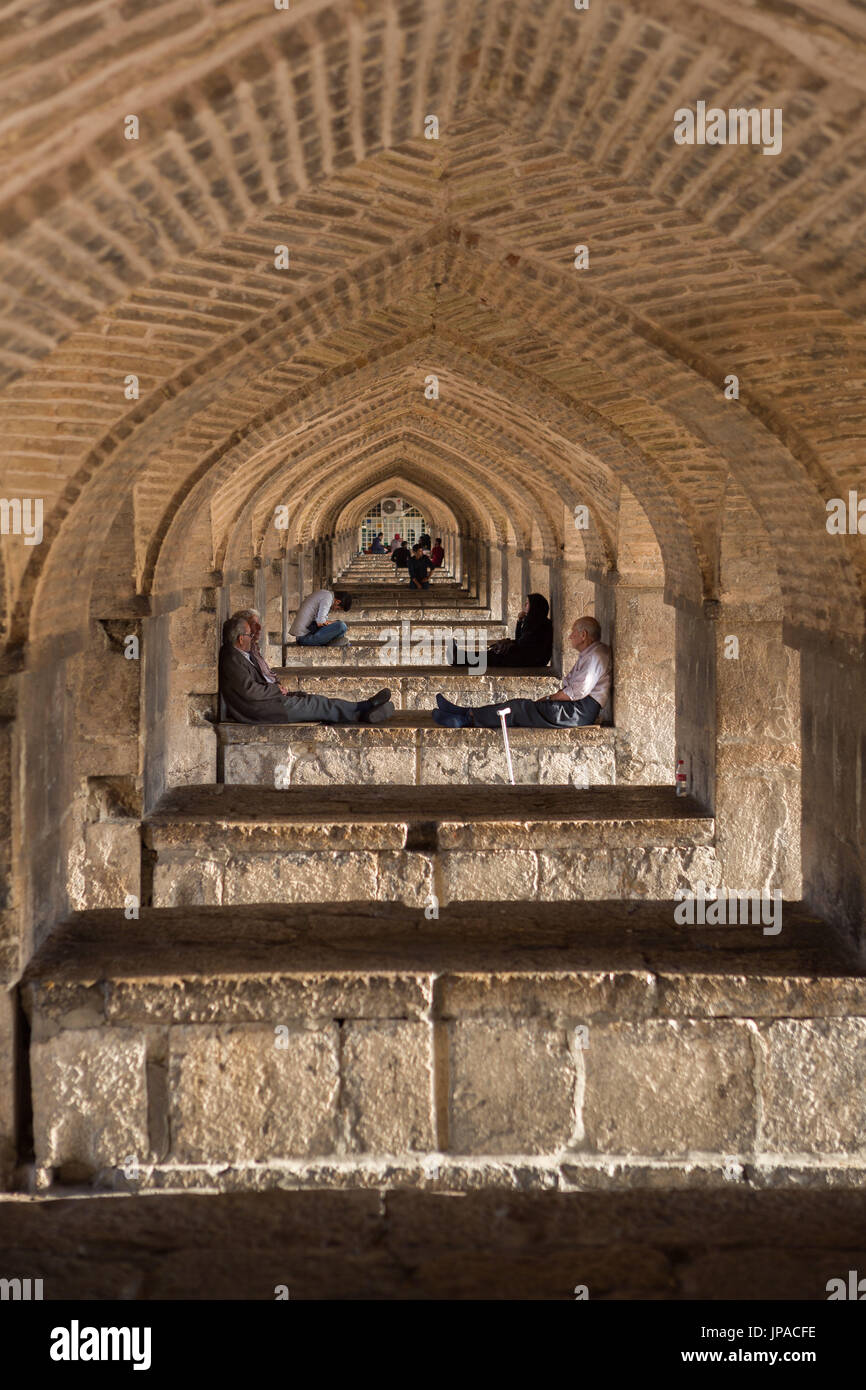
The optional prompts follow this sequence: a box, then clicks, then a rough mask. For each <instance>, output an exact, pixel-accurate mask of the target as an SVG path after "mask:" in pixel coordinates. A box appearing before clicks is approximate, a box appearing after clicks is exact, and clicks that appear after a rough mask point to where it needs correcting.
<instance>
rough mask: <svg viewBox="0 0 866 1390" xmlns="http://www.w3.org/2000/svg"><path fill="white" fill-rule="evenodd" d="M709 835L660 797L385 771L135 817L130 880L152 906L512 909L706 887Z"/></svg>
mask: <svg viewBox="0 0 866 1390" xmlns="http://www.w3.org/2000/svg"><path fill="white" fill-rule="evenodd" d="M373 732H375V731H374V730H364V733H366V734H367V735H368V736H369V735H370V734H371V733H373ZM426 732H429V733H430V734H431V735H432V734H433V731H432V730H430V731H426ZM437 732H438V731H437ZM460 732H461V731H459V730H443V731H442V733H443V735H444V736H445V737H448V736H449V735H453V734H455V733H457V734H459V733H460ZM465 732H467V733H470V734H471V733H474V734H478V733H482V732H484V731H482V730H467V731H465ZM527 732H531V731H527ZM577 732H586V733H589V734H590V735H596V736H597V739H598V741H602V740H603V738H604V734H605V731H604V730H593V729H590V730H587V731H577ZM406 736H407V738H409V739H412V738H414V731H412V730H409V731H407V734H406ZM495 737H497V735H495V734H494V738H495ZM453 746H454V745H453V744H452V745H449V746H446V747H445V748H444V750H443V752H444V754H445V755H447V754H448V752H449V747H450V748H453ZM359 756H360V750H359ZM500 756H501V754H500ZM714 829H715V827H714V821H713V818H712V817H711V816H708V815H707V814H706V813H705V812H703V811H702V809H701V808H700V806H699V805H698V804H697V803H696V802H695V801H693V800H692V799H691V798H690V797H677V796H676V794H675V792H674V790H673V788H665V787H610V786H608V787H594V788H592V789H591V790H588V791H585V790H579V789H577V788H573V787H563V786H542V787H538V786H514V787H512V786H496V787H494V786H485V787H484V789H483V790H481V789H479V788H476V787H472V786H450V787H449V786H424V787H414V786H392V785H391V784H390V777H388V776H387V774H385V775H384V776H383V777H382V778H381V784H380V785H376V784H375V783H372V784H371V785H367V786H363V785H342V786H312V787H311V786H305V785H295V786H288V787H287V788H286V789H285V790H275V789H273V788H268V787H251V786H219V785H215V786H195V787H193V786H191V787H178V788H175V789H174V790H173V791H170V792H168V793H166V795H165V796H164V797H163V798H162V800H161V801H160V802H159V804H158V805H157V807H156V808H155V810H154V811H153V812H152V814H151V815H150V816H149V817H148V818H147V820H146V821H145V823H144V825H143V827H142V833H143V842H144V849H145V859H144V865H143V870H142V872H143V877H144V881H145V884H146V882H147V872H146V871H147V870H149V873H150V876H151V881H152V902H153V906H154V907H172V906H176V905H177V906H179V905H199V904H209V903H214V904H220V903H221V904H225V905H227V906H233V905H236V904H239V903H272V902H284V903H286V902H321V903H327V902H347V901H352V900H356V899H357V900H361V899H369V900H370V901H375V902H380V903H387V902H402V903H406V904H408V905H410V906H413V907H416V908H417V909H418V910H419V911H423V910H424V909H425V908H426V907H429V906H430V905H431V903H433V902H434V901H435V902H438V903H440V904H443V905H444V904H446V903H453V902H481V901H485V900H487V901H497V900H500V899H509V900H511V901H513V902H515V903H520V904H521V909H520V910H521V911H522V909H523V906H524V905H525V904H527V903H531V902H536V901H547V902H551V901H555V902H569V901H576V900H581V899H597V898H667V897H671V896H672V895H673V894H674V893H675V891H676V890H677V889H678V888H682V889H688V888H689V886H690V885H691V884H693V883H696V882H697V881H698V880H702V881H703V882H705V883H708V884H710V883H716V882H718V874H719V871H718V864H717V862H716V858H715V852H714V849H713V839H714Z"/></svg>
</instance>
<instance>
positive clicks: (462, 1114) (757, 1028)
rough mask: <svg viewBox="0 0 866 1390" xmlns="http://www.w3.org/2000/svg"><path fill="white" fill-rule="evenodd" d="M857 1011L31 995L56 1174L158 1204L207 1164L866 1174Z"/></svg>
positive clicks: (411, 982)
mask: <svg viewBox="0 0 866 1390" xmlns="http://www.w3.org/2000/svg"><path fill="white" fill-rule="evenodd" d="M847 993H848V995H849V998H848V1016H844V1017H843V1016H840V1013H839V1010H838V1008H837V1007H836V1005H835V1004H834V1002H833V992H832V987H831V986H830V984H829V982H823V983H822V982H820V981H815V980H813V981H811V982H809V983H806V984H804V985H803V986H802V987H801V992H800V993H799V994H798V996H796V997H791V1003H792V1004H793V1005H794V1007H793V1009H792V1011H791V1012H789V1013H788V1014H787V1015H785V1014H782V1015H778V1014H775V1013H774V1012H773V1010H772V1006H770V1013H769V1015H768V1014H767V1013H766V1009H767V1006H768V1003H769V998H768V996H767V995H766V994H764V993H763V990H762V984H761V982H760V981H759V980H754V981H752V982H751V983H745V982H743V981H740V982H739V985H738V986H737V988H736V989H734V990H732V991H731V994H730V997H729V998H728V999H726V1000H725V1001H724V1005H723V1006H722V1001H721V1000H720V999H719V1000H714V997H713V992H712V991H710V992H709V993H708V992H707V990H706V988H705V987H703V986H702V984H701V982H700V981H698V980H696V979H693V978H689V977H684V976H682V975H680V974H670V975H666V974H664V973H662V974H658V973H651V972H648V971H646V970H642V969H640V968H634V969H631V970H620V971H615V972H608V971H601V972H592V971H590V972H583V973H574V972H571V973H569V974H564V975H562V976H560V977H557V976H556V975H550V974H536V973H533V972H532V971H521V970H517V971H509V972H508V973H505V974H496V973H493V974H489V973H478V974H476V973H472V972H469V973H465V972H453V971H449V970H446V971H445V972H444V973H441V974H436V975H433V974H430V973H425V972H423V971H421V972H418V971H411V970H410V971H403V972H401V971H398V972H396V973H394V972H386V973H377V972H375V971H373V972H372V973H371V972H369V971H368V972H365V973H364V974H363V976H362V975H359V974H354V975H352V974H346V975H342V976H341V975H337V974H334V975H329V973H328V972H327V971H325V972H321V971H319V972H316V973H315V974H310V975H292V976H286V977H274V976H272V977H271V978H270V979H269V980H268V981H265V980H264V979H263V978H262V979H260V980H258V981H256V982H255V983H252V982H250V983H248V984H246V985H242V984H241V983H239V982H236V981H229V980H224V981H219V980H210V981H204V980H202V981H200V982H198V983H196V982H194V981H186V982H185V987H184V989H183V990H180V989H179V988H178V986H177V984H176V983H174V984H172V983H170V982H166V983H161V982H158V981H153V980H152V981H148V980H138V981H136V980H126V981H123V980H119V981H116V982H115V983H113V984H111V985H110V987H109V988H108V989H107V990H106V991H102V990H100V991H98V992H95V991H92V990H89V989H88V988H87V987H85V986H79V987H69V988H67V989H61V990H54V991H53V992H50V993H49V992H47V991H46V990H44V989H41V988H40V987H39V986H38V985H30V986H28V992H27V998H28V1007H29V1009H30V1011H31V1014H32V1016H33V1025H34V1033H33V1048H32V1066H33V1075H34V1095H35V1100H36V1112H35V1143H36V1153H37V1162H38V1164H39V1166H40V1168H42V1169H43V1170H48V1169H56V1170H59V1173H60V1175H61V1176H63V1177H65V1178H66V1179H68V1180H70V1181H72V1180H80V1179H83V1178H88V1179H95V1180H97V1181H99V1182H103V1183H104V1182H106V1181H108V1182H112V1181H119V1178H120V1171H119V1170H121V1169H122V1168H123V1167H124V1165H126V1164H127V1163H128V1161H129V1159H130V1158H134V1159H135V1160H136V1161H137V1164H138V1165H140V1168H139V1172H138V1180H139V1181H141V1182H142V1183H145V1184H151V1185H154V1186H172V1185H174V1186H181V1187H184V1186H189V1185H194V1184H195V1183H196V1182H200V1181H202V1179H203V1178H204V1176H205V1175H204V1173H202V1172H200V1171H198V1166H199V1165H206V1171H207V1174H208V1177H207V1181H208V1182H213V1181H214V1180H215V1178H217V1170H221V1178H220V1179H219V1180H220V1181H226V1182H228V1183H229V1184H231V1183H232V1182H234V1183H241V1184H243V1183H245V1182H246V1183H250V1182H251V1183H253V1184H254V1185H255V1184H256V1183H257V1182H258V1181H259V1178H264V1179H265V1180H267V1181H268V1182H273V1181H274V1180H275V1176H274V1175H275V1172H276V1171H277V1170H279V1168H280V1165H287V1166H285V1167H284V1172H285V1175H286V1176H288V1175H289V1174H290V1173H294V1174H295V1175H296V1180H298V1181H301V1182H303V1181H305V1180H306V1181H314V1180H315V1178H314V1173H315V1170H316V1166H317V1165H318V1166H319V1168H321V1167H322V1165H323V1164H324V1165H325V1168H326V1169H327V1171H328V1172H329V1174H330V1179H331V1181H334V1180H335V1177H334V1173H335V1166H336V1169H337V1170H339V1169H340V1165H344V1166H343V1168H342V1172H343V1179H342V1180H345V1181H361V1182H363V1181H364V1178H363V1169H364V1165H365V1164H367V1165H370V1164H372V1163H374V1162H377V1161H381V1160H382V1159H384V1158H387V1159H388V1161H389V1163H390V1164H391V1173H392V1176H393V1175H394V1174H395V1173H397V1172H399V1171H400V1170H401V1168H402V1169H403V1170H404V1173H405V1171H406V1170H407V1167H408V1168H409V1169H411V1167H412V1165H413V1164H414V1165H415V1167H416V1168H417V1167H418V1165H419V1164H420V1163H421V1162H422V1161H423V1162H424V1163H426V1164H429V1163H430V1162H432V1161H433V1160H436V1161H439V1162H442V1161H444V1162H446V1163H447V1162H449V1161H452V1162H456V1161H457V1160H458V1159H460V1158H463V1159H472V1160H473V1161H474V1162H475V1163H477V1164H481V1165H482V1168H481V1169H479V1172H483V1171H484V1167H483V1166H484V1165H487V1168H488V1169H489V1170H493V1169H496V1167H497V1166H498V1165H500V1164H502V1163H503V1162H506V1163H508V1164H510V1165H512V1166H513V1165H515V1164H520V1163H524V1164H526V1165H528V1170H527V1171H532V1164H533V1163H535V1164H536V1165H537V1164H538V1163H539V1161H543V1162H544V1163H546V1165H547V1169H546V1171H547V1173H548V1177H547V1179H546V1182H547V1183H548V1184H549V1182H550V1180H551V1177H553V1175H554V1174H557V1173H558V1174H559V1181H560V1182H575V1183H577V1184H578V1185H580V1184H582V1183H589V1184H590V1185H592V1184H593V1183H594V1182H597V1181H599V1180H600V1179H601V1177H602V1175H603V1173H604V1170H605V1168H606V1167H607V1166H608V1165H620V1166H622V1165H624V1167H625V1168H628V1167H629V1166H631V1167H635V1166H636V1167H640V1166H641V1165H644V1166H645V1167H647V1168H649V1169H652V1167H653V1165H658V1164H663V1165H666V1168H667V1172H668V1175H669V1181H674V1182H676V1181H677V1174H679V1181H681V1182H688V1181H689V1176H688V1175H689V1173H690V1172H692V1171H694V1172H697V1171H698V1170H699V1169H702V1170H703V1172H704V1176H705V1177H706V1174H707V1173H708V1172H711V1171H712V1170H713V1169H715V1171H716V1180H717V1181H721V1173H720V1171H719V1170H720V1168H721V1167H722V1165H723V1164H726V1163H727V1164H730V1163H731V1162H732V1161H733V1162H736V1163H744V1162H745V1163H749V1164H751V1165H753V1166H754V1167H755V1168H756V1169H761V1168H762V1166H763V1167H773V1166H774V1165H776V1166H780V1165H781V1166H784V1165H787V1166H788V1167H789V1168H796V1167H797V1166H798V1165H799V1167H800V1169H801V1170H805V1169H808V1168H809V1167H810V1165H811V1166H812V1168H813V1169H814V1170H815V1172H816V1173H817V1172H818V1170H828V1168H832V1167H833V1166H835V1167H837V1168H838V1167H839V1166H844V1165H845V1164H846V1163H853V1164H858V1165H860V1166H861V1167H862V1166H863V1165H864V1163H866V1124H864V1121H866V1111H864V1100H863V1097H864V1094H866V995H864V993H863V989H862V982H861V987H860V989H859V992H858V993H856V998H854V997H852V996H851V991H850V989H849V990H848V991H847ZM722 1014H723V1015H724V1016H722ZM347 1161H348V1163H349V1165H350V1166H349V1167H348V1168H347V1167H345V1165H346V1163H347ZM353 1164H359V1165H360V1167H354V1168H353V1167H352V1165H353ZM261 1165H264V1171H261ZM227 1167H228V1169H229V1171H228V1172H226V1171H225V1170H226V1168H227ZM453 1171H457V1170H453ZM534 1171H535V1174H536V1176H535V1177H534V1178H533V1179H532V1181H534V1182H538V1181H542V1182H544V1181H545V1179H544V1176H543V1172H542V1169H540V1168H538V1167H536V1169H535V1170H534ZM428 1172H429V1169H428ZM609 1172H610V1174H613V1172H614V1168H613V1167H610V1168H609ZM488 1176H489V1174H488ZM336 1180H338V1181H339V1180H340V1179H336ZM418 1180H419V1179H418V1177H417V1176H416V1178H415V1179H414V1181H416V1182H417V1181H418ZM816 1180H819V1179H816ZM460 1182H461V1180H460V1179H459V1178H458V1185H460ZM462 1182H463V1183H464V1184H465V1182H466V1176H464V1177H463V1179H462Z"/></svg>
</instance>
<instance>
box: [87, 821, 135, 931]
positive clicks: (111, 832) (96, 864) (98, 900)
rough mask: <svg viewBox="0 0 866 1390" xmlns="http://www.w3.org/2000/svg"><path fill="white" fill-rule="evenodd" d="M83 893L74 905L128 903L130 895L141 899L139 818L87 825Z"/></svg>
mask: <svg viewBox="0 0 866 1390" xmlns="http://www.w3.org/2000/svg"><path fill="white" fill-rule="evenodd" d="M84 845H85V859H84V867H83V878H84V894H83V897H82V899H81V901H80V902H77V903H76V904H75V906H76V907H77V908H79V909H81V910H86V909H87V908H91V907H118V908H123V907H124V906H125V905H126V901H127V897H128V896H130V895H131V896H133V897H135V898H138V900H139V902H140V901H141V833H140V830H139V825H138V822H137V821H133V822H119V821H97V822H96V823H95V824H93V825H87V826H85V828H84Z"/></svg>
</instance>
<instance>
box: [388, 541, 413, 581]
mask: <svg viewBox="0 0 866 1390" xmlns="http://www.w3.org/2000/svg"><path fill="white" fill-rule="evenodd" d="M391 559H392V560H393V562H394V565H395V567H396V568H395V570H394V573H395V574H396V572H397V570H405V569H408V567H409V547H408V545H407V544H406V542H405V541H401V542H400V544H399V545H398V547H397V549H396V550H392V551H391Z"/></svg>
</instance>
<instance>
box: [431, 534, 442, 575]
mask: <svg viewBox="0 0 866 1390" xmlns="http://www.w3.org/2000/svg"><path fill="white" fill-rule="evenodd" d="M430 559H431V560H432V561H433V568H434V570H438V569H439V567H440V565H441V564H442V561H443V560H444V559H445V551H444V549H443V547H442V537H441V536H437V537H436V544H435V545H434V547H433V549H432V550H431V551H430Z"/></svg>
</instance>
